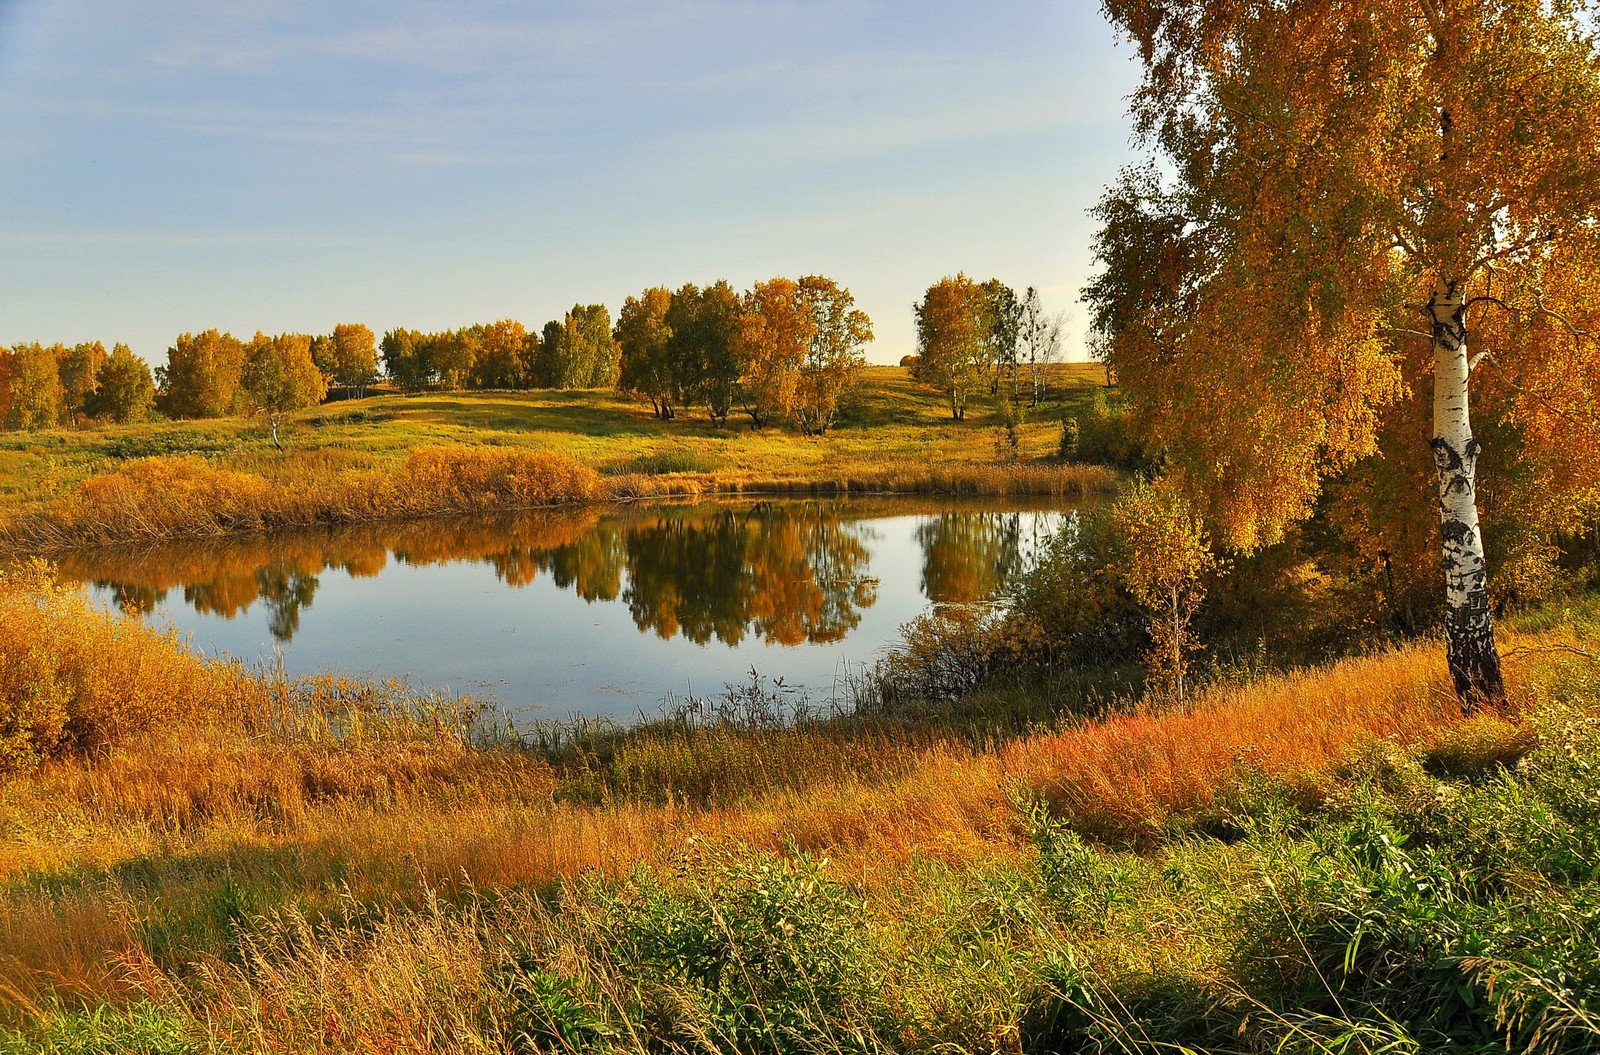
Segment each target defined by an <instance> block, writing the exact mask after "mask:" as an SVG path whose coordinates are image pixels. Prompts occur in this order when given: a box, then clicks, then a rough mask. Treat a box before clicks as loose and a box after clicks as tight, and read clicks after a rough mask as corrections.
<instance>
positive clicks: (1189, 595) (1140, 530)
mask: <svg viewBox="0 0 1600 1055" xmlns="http://www.w3.org/2000/svg"><path fill="white" fill-rule="evenodd" d="M1110 516H1111V527H1112V532H1113V535H1114V537H1115V538H1116V540H1117V543H1118V546H1119V549H1120V552H1119V555H1118V559H1117V561H1116V575H1117V578H1118V579H1120V580H1121V582H1122V585H1123V587H1124V588H1125V589H1126V590H1127V591H1128V593H1129V594H1130V595H1132V597H1133V599H1134V601H1135V603H1137V604H1138V605H1139V608H1140V610H1141V611H1142V612H1143V613H1144V615H1145V618H1146V620H1147V627H1148V630H1149V634H1150V647H1149V649H1148V651H1146V653H1145V657H1144V659H1145V667H1146V669H1147V670H1148V671H1149V672H1150V675H1151V677H1152V679H1153V680H1154V681H1155V683H1156V684H1157V685H1158V686H1159V687H1160V688H1161V690H1162V691H1163V692H1166V693H1168V694H1169V695H1172V696H1174V697H1176V698H1177V700H1178V701H1179V702H1180V703H1181V702H1182V701H1183V698H1184V692H1185V686H1186V683H1187V680H1188V670H1189V659H1190V656H1191V655H1193V653H1194V652H1195V651H1196V650H1197V649H1198V648H1199V644H1200V643H1199V640H1198V639H1197V638H1196V636H1195V634H1194V629H1193V624H1194V617H1195V613H1196V612H1198V611H1199V609H1200V603H1201V601H1203V600H1204V599H1205V576H1206V574H1207V573H1208V572H1210V571H1211V570H1212V568H1214V567H1215V565H1216V561H1215V558H1214V557H1213V556H1212V553H1211V547H1210V543H1209V540H1208V539H1207V537H1206V532H1205V528H1204V526H1203V525H1202V524H1201V522H1200V518H1199V517H1198V516H1197V515H1196V514H1195V512H1194V510H1193V509H1192V508H1191V507H1190V505H1189V503H1188V500H1187V499H1185V498H1184V497H1183V495H1182V493H1180V492H1179V491H1178V490H1177V489H1176V488H1174V487H1172V486H1171V485H1170V483H1169V482H1168V481H1160V482H1158V483H1154V484H1151V483H1145V482H1140V483H1137V484H1135V485H1134V486H1133V487H1131V488H1129V489H1128V490H1127V491H1125V492H1124V493H1123V494H1122V495H1121V496H1120V497H1119V498H1118V499H1117V502H1116V504H1115V505H1114V506H1112V507H1111V514H1110Z"/></svg>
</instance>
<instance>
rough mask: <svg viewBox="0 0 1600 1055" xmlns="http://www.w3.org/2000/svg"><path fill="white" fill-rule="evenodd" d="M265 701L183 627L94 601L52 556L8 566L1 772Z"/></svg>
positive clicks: (3, 585) (4, 577)
mask: <svg viewBox="0 0 1600 1055" xmlns="http://www.w3.org/2000/svg"><path fill="white" fill-rule="evenodd" d="M263 699H264V698H263V696H262V695H261V693H260V691H259V686H258V685H257V683H256V682H255V680H254V679H252V678H250V677H248V676H247V675H246V674H245V673H244V672H243V671H242V670H241V669H240V668H239V667H237V666H235V665H232V664H228V663H219V662H208V661H205V660H202V659H200V658H199V657H197V656H195V655H193V654H192V653H190V652H189V651H188V650H187V649H186V648H184V647H183V646H182V644H181V642H180V641H179V640H178V638H177V636H176V633H175V632H169V633H165V634H163V633H156V632H152V631H150V630H148V629H146V628H145V627H143V626H141V625H139V624H138V623H136V622H133V621H130V620H126V619H121V618H116V617H112V616H108V615H107V614H105V613H103V612H95V611H93V610H91V609H89V608H88V606H87V605H86V604H85V603H84V600H83V597H82V595H81V594H79V593H78V592H77V590H76V589H73V588H71V587H67V586H64V585H62V584H60V583H59V582H57V581H56V580H55V579H54V578H53V576H52V575H51V574H50V571H49V569H48V567H47V566H45V565H44V564H41V563H38V562H34V563H29V564H23V565H19V566H17V567H14V568H10V569H4V568H0V775H3V774H4V773H6V772H8V771H13V770H18V769H26V768H30V767H32V766H35V765H37V764H38V763H40V762H41V761H44V760H46V759H49V758H53V757H56V756H58V755H62V754H67V753H76V754H87V753H89V752H93V751H96V750H99V749H102V748H104V747H105V746H107V745H109V744H111V743H114V742H116V741H118V740H121V739H123V738H126V737H127V736H129V735H131V734H133V733H136V732H138V731H140V730H143V729H146V728H148V727H150V726H152V725H156V724H163V725H167V726H169V727H182V726H184V725H189V724H198V723H202V722H207V721H224V722H228V721H240V720H242V719H243V717H244V715H246V714H247V713H248V712H249V711H251V710H252V709H253V708H255V707H257V706H259V705H260V704H261V703H262V702H263Z"/></svg>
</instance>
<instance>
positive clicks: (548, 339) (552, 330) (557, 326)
mask: <svg viewBox="0 0 1600 1055" xmlns="http://www.w3.org/2000/svg"><path fill="white" fill-rule="evenodd" d="M566 333H567V327H566V323H564V322H562V321H561V320H560V319H551V320H550V321H549V322H547V323H545V324H544V329H543V330H541V331H540V334H539V354H538V356H537V358H536V359H535V362H534V371H533V377H534V384H535V385H536V386H537V387H539V388H557V387H560V384H559V382H560V378H561V363H562V357H563V355H565V353H564V352H563V351H562V347H561V346H562V342H564V341H565V340H566Z"/></svg>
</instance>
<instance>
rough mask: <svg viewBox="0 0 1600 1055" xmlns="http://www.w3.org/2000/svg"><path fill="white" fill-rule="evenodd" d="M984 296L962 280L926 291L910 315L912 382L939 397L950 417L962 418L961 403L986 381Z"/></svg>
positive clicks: (990, 352)
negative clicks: (913, 333) (913, 356)
mask: <svg viewBox="0 0 1600 1055" xmlns="http://www.w3.org/2000/svg"><path fill="white" fill-rule="evenodd" d="M989 302H990V297H989V294H988V293H987V292H986V291H985V289H984V287H982V286H980V285H978V284H977V283H976V282H974V281H972V279H970V278H968V277H967V276H966V275H965V274H959V273H958V274H957V275H956V276H955V277H954V278H951V277H950V276H946V277H944V278H942V279H940V280H939V281H937V282H935V283H934V284H933V285H931V286H929V287H928V289H927V292H926V293H924V294H923V296H922V301H921V303H919V304H917V305H916V306H915V308H914V309H913V311H914V312H915V314H916V320H917V355H918V359H917V372H916V376H917V379H918V380H920V381H922V382H924V383H925V384H930V385H932V386H933V387H934V388H937V389H939V390H940V391H941V392H943V393H945V395H946V396H948V397H949V400H950V416H951V417H952V418H954V419H955V420H956V421H961V420H963V419H964V418H965V417H966V416H967V400H968V399H969V398H970V397H971V396H972V393H973V392H975V391H978V390H979V389H980V388H981V387H982V386H983V385H984V384H985V383H986V381H987V378H988V376H989V372H990V369H991V368H992V366H993V363H994V345H993V343H992V341H991V337H992V329H993V328H992V325H991V323H990V320H989Z"/></svg>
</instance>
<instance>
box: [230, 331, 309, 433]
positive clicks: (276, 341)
mask: <svg viewBox="0 0 1600 1055" xmlns="http://www.w3.org/2000/svg"><path fill="white" fill-rule="evenodd" d="M240 382H241V385H242V387H243V389H244V392H245V395H246V397H247V398H248V399H249V401H250V404H251V405H252V407H253V408H254V409H255V410H256V412H258V413H261V414H264V415H266V418H267V424H268V426H269V427H270V428H271V430H272V445H273V446H274V447H277V448H279V449H280V450H281V449H282V448H283V444H282V443H281V442H280V441H279V438H278V426H279V424H280V422H281V421H282V420H283V415H284V414H285V413H286V412H288V411H291V410H299V409H302V408H304V407H314V406H316V405H317V404H318V403H320V402H322V397H323V396H325V395H327V394H328V388H327V382H326V380H325V379H324V377H323V375H322V371H321V370H320V369H318V368H317V364H316V362H315V360H313V359H312V358H311V338H310V337H308V336H306V335H305V334H299V333H285V334H280V335H278V336H277V337H268V336H267V335H266V334H263V333H257V334H256V335H255V337H254V339H252V340H251V342H250V343H249V344H248V345H247V346H246V348H245V365H244V370H243V372H242V375H241V378H240Z"/></svg>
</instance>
